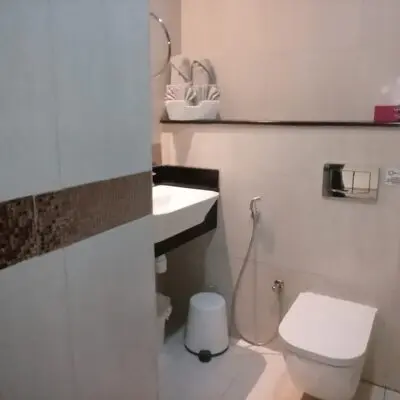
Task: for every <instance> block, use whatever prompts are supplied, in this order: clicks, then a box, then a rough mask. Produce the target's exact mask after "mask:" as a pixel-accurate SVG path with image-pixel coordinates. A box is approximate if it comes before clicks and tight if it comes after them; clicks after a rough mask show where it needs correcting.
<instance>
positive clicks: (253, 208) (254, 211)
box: [230, 196, 284, 346]
mask: <svg viewBox="0 0 400 400" xmlns="http://www.w3.org/2000/svg"><path fill="white" fill-rule="evenodd" d="M260 200H261V196H256V197H253V198H252V199H251V200H250V215H251V219H252V225H253V227H252V230H251V236H250V240H249V245H248V247H247V251H246V255H245V256H244V260H243V264H242V266H241V268H240V270H239V275H238V277H237V279H236V283H235V286H234V288H233V294H232V305H231V324H230V327H231V331H232V330H233V329H234V330H236V332H237V333H238V334H239V336H240V338H242V339H243V340H244V341H246V342H247V343H250V344H252V345H256V346H266V345H267V344H269V343H271V342H272V341H273V340H274V339H275V338H276V337H277V336H278V327H279V323H280V321H281V319H282V304H281V303H282V298H281V297H282V296H281V294H282V290H283V286H284V283H283V281H282V280H280V279H277V280H275V281H274V284H273V286H272V291H273V292H274V293H275V294H276V296H275V301H276V303H275V304H276V305H277V309H278V319H279V320H278V321H277V325H276V330H275V332H274V333H273V335H272V336H271V337H270V338H269V339H268V340H266V341H259V340H252V339H250V338H249V337H247V336H245V335H244V334H243V333H242V332H241V330H240V327H239V326H238V323H237V315H236V311H237V301H238V295H239V290H240V288H241V284H242V281H243V277H244V274H245V273H246V271H247V269H248V268H249V267H251V266H252V264H249V259H250V253H251V251H252V248H253V245H254V240H255V236H256V230H257V226H258V223H259V219H260V215H261V213H260V210H259V209H258V207H257V203H258V201H260ZM256 268H257V267H256ZM255 273H257V270H256V271H255ZM254 296H255V298H254V304H255V306H254V307H255V308H254V309H253V312H254V313H255V314H254V315H255V319H256V318H257V317H256V307H257V294H254ZM255 325H256V326H257V325H258V324H257V323H256V324H255ZM256 336H257V332H256Z"/></svg>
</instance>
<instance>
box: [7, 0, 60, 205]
mask: <svg viewBox="0 0 400 400" xmlns="http://www.w3.org/2000/svg"><path fill="white" fill-rule="evenodd" d="M0 53H1V58H0V135H1V146H0V160H1V161H0V201H4V200H7V199H10V198H15V197H19V196H25V195H28V194H33V193H40V192H43V191H47V190H52V189H58V188H59V172H58V159H57V153H56V133H55V132H56V131H55V127H56V120H55V103H54V91H53V87H52V81H53V78H52V60H51V43H50V9H49V4H48V1H47V0H37V1H34V2H33V1H31V2H29V1H28V2H27V1H24V0H15V1H7V2H2V3H1V4H0Z"/></svg>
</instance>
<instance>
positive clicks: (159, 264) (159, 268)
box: [156, 254, 167, 274]
mask: <svg viewBox="0 0 400 400" xmlns="http://www.w3.org/2000/svg"><path fill="white" fill-rule="evenodd" d="M165 272H167V257H166V256H165V255H164V254H163V255H162V256H159V257H157V258H156V273H157V274H164V273H165Z"/></svg>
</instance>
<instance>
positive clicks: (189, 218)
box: [153, 185, 219, 243]
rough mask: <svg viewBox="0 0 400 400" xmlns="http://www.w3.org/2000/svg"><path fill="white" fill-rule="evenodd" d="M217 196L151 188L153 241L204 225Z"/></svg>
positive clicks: (213, 193) (174, 187)
mask: <svg viewBox="0 0 400 400" xmlns="http://www.w3.org/2000/svg"><path fill="white" fill-rule="evenodd" d="M218 197H219V193H218V192H214V191H212V190H203V189H191V188H183V187H179V186H167V185H159V186H154V187H153V218H154V228H155V229H154V235H155V238H154V242H155V243H158V242H161V241H163V240H165V239H168V238H169V237H172V236H174V235H176V234H178V233H180V232H183V231H185V230H186V229H189V228H192V227H193V226H196V225H198V224H200V223H201V222H203V221H204V219H205V217H206V215H207V213H208V212H209V211H210V209H211V207H212V206H213V204H214V203H215V202H216V201H217V199H218Z"/></svg>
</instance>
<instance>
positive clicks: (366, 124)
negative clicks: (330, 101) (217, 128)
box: [160, 119, 400, 128]
mask: <svg viewBox="0 0 400 400" xmlns="http://www.w3.org/2000/svg"><path fill="white" fill-rule="evenodd" d="M160 122H161V123H162V124H180V125H187V124H194V125H254V126H304V127H315V126H336V127H370V128H400V123H399V122H394V123H379V122H367V121H364V122H363V121H245V120H190V121H171V120H166V119H162V120H161V121H160Z"/></svg>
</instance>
